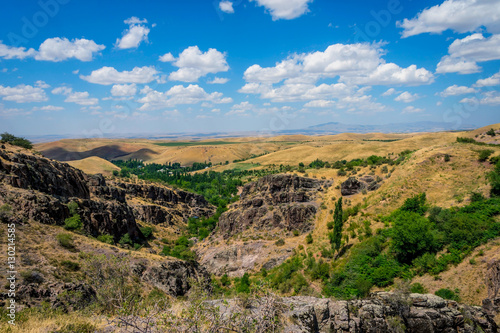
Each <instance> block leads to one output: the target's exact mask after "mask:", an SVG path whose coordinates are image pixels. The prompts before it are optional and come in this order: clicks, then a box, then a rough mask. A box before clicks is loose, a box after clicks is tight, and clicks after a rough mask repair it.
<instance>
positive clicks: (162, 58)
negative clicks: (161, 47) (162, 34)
mask: <svg viewBox="0 0 500 333" xmlns="http://www.w3.org/2000/svg"><path fill="white" fill-rule="evenodd" d="M158 60H160V61H161V62H171V61H175V57H174V56H173V55H172V53H170V52H169V53H165V54H164V55H162V56H160V58H159V59H158Z"/></svg>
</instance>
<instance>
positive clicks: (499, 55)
mask: <svg viewBox="0 0 500 333" xmlns="http://www.w3.org/2000/svg"><path fill="white" fill-rule="evenodd" d="M448 53H449V55H447V56H444V57H443V58H442V59H441V62H440V63H439V64H438V66H437V70H436V71H437V72H438V73H452V72H457V73H461V74H470V73H477V72H479V71H480V67H479V66H478V65H477V64H476V62H484V61H490V60H498V59H500V35H492V36H490V37H488V38H486V37H484V36H483V35H482V34H480V33H477V34H473V35H470V36H467V37H465V38H463V39H456V40H455V41H454V42H453V43H452V44H451V45H450V46H449V48H448Z"/></svg>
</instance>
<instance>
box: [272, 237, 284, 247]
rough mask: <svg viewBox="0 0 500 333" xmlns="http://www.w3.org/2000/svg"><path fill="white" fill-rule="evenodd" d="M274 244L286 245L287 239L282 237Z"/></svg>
mask: <svg viewBox="0 0 500 333" xmlns="http://www.w3.org/2000/svg"><path fill="white" fill-rule="evenodd" d="M274 245H276V246H283V245H285V240H284V239H282V238H280V239H278V240H277V241H276V242H275V243H274Z"/></svg>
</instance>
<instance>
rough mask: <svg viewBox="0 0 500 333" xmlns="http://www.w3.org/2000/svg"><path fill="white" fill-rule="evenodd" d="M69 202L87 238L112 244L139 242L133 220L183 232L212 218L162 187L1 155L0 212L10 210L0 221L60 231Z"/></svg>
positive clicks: (205, 208) (199, 200)
mask: <svg viewBox="0 0 500 333" xmlns="http://www.w3.org/2000/svg"><path fill="white" fill-rule="evenodd" d="M8 147H9V146H8ZM71 201H74V202H76V203H78V209H77V213H78V214H79V215H80V217H81V220H82V223H83V229H84V230H85V232H86V233H88V234H89V235H92V236H94V237H97V236H99V235H101V234H109V235H112V236H113V237H114V238H115V241H118V240H119V239H120V237H121V236H123V235H124V234H125V233H129V235H130V236H131V237H132V239H136V238H139V237H140V233H139V229H138V227H137V224H136V220H138V221H142V222H147V223H153V224H166V225H173V224H177V225H179V228H181V227H182V224H184V223H185V222H186V221H187V219H188V218H189V217H191V216H202V217H208V216H210V215H212V214H213V213H214V212H215V207H213V206H211V205H210V204H209V203H208V202H207V201H206V200H205V199H204V198H203V197H202V196H200V195H197V194H193V193H189V192H186V191H181V190H174V189H170V188H167V187H164V186H160V185H150V184H131V183H124V182H116V183H115V182H113V181H107V180H106V179H105V178H104V177H103V176H102V175H94V176H89V175H86V174H85V173H83V172H82V171H80V170H78V169H75V168H73V167H71V166H70V165H68V164H66V163H60V162H57V161H53V160H49V159H46V158H43V157H40V156H36V155H33V154H31V153H30V152H28V151H16V150H14V149H12V150H9V149H8V148H7V149H0V206H1V205H4V204H7V205H9V206H10V207H11V212H10V214H3V215H2V216H3V219H9V221H13V222H16V223H23V221H29V220H34V221H39V222H41V223H44V224H55V225H63V224H64V220H65V219H66V218H68V217H70V212H69V209H68V208H67V206H66V204H67V203H69V202H71Z"/></svg>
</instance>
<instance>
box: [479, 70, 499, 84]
mask: <svg viewBox="0 0 500 333" xmlns="http://www.w3.org/2000/svg"><path fill="white" fill-rule="evenodd" d="M498 85H500V72H498V73H496V74H494V75H492V76H490V77H488V78H486V79H479V80H477V81H476V83H475V84H474V86H476V87H490V86H498Z"/></svg>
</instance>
